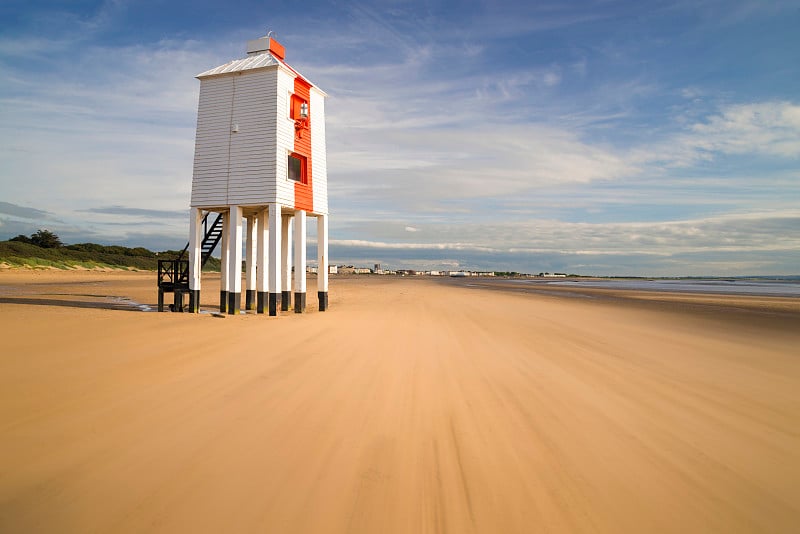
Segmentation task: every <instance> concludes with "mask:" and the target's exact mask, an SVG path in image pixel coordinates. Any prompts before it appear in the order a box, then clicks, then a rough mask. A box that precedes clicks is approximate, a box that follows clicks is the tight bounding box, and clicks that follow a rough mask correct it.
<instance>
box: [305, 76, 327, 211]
mask: <svg viewBox="0 0 800 534" xmlns="http://www.w3.org/2000/svg"><path fill="white" fill-rule="evenodd" d="M310 100H311V102H309V108H310V109H311V113H310V114H309V119H310V122H311V161H312V165H311V180H312V185H313V193H314V213H321V214H323V215H327V214H328V163H327V161H326V157H325V154H326V150H325V94H324V93H322V92H321V91H319V90H318V89H317V88H316V87H312V88H311V91H310Z"/></svg>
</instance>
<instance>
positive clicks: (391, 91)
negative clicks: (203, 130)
mask: <svg viewBox="0 0 800 534" xmlns="http://www.w3.org/2000/svg"><path fill="white" fill-rule="evenodd" d="M797 28H800V6H798V4H797V3H796V2H779V1H775V2H761V1H742V2H737V1H703V0H695V1H691V2H689V1H687V2H683V1H675V2H614V1H595V2H560V1H548V2H519V3H515V2H434V1H431V2H381V1H376V2H363V3H360V2H323V3H315V2H302V3H298V2H255V1H253V2H241V1H231V2H226V3H221V2H204V1H202V0H200V1H194V2H191V3H188V2H181V1H124V0H120V1H110V2H90V1H86V2H81V1H66V0H65V1H51V2H38V1H35V0H34V1H30V0H25V1H18V0H10V1H9V0H4V2H3V3H2V4H0V239H7V238H10V237H13V236H15V235H17V234H20V233H25V234H28V233H31V232H33V231H35V230H36V229H37V228H49V229H51V230H53V231H55V232H56V233H58V234H59V235H60V236H62V239H63V240H64V241H66V242H68V243H76V242H85V241H93V242H100V243H114V244H125V245H129V246H146V247H149V248H153V249H163V248H180V247H182V246H183V245H184V244H185V242H186V240H187V239H188V223H187V221H188V215H187V208H188V203H189V193H190V189H191V173H192V158H193V150H194V127H195V120H196V113H197V95H198V89H199V82H198V81H197V80H196V79H195V78H194V76H195V75H196V74H197V73H199V72H202V71H204V70H207V69H209V68H212V67H214V66H217V65H220V64H223V63H225V62H227V61H229V60H231V59H235V58H238V57H242V56H243V55H244V46H245V42H246V41H247V40H248V39H254V38H257V37H260V36H263V35H264V34H265V33H266V31H267V30H268V29H269V30H273V31H274V32H275V33H276V34H277V37H278V40H280V41H281V43H282V44H284V46H285V47H286V51H287V58H286V59H287V61H288V62H289V63H290V64H292V65H293V66H294V67H295V68H297V69H298V70H299V71H300V72H302V73H303V74H304V75H306V76H307V77H308V78H309V79H311V80H312V81H314V82H315V83H316V84H317V85H319V86H320V87H321V88H323V89H324V90H325V91H326V92H327V93H328V94H329V98H328V102H327V105H326V112H327V142H328V172H329V176H328V179H329V196H330V209H331V223H330V232H331V252H330V254H331V261H333V262H336V263H340V264H341V263H346V264H350V263H355V264H360V265H369V264H372V263H376V262H381V263H383V264H384V265H390V266H394V267H399V268H402V267H416V268H434V269H435V268H444V269H453V268H465V269H477V270H485V269H497V270H518V271H524V272H540V271H551V272H552V271H559V272H560V271H565V272H571V273H580V274H596V275H602V274H618V275H643V276H648V275H650V276H656V275H666V276H674V275H747V274H798V272H800V269H799V268H798V266H800V32H799V31H798V30H797ZM310 226H311V227H313V226H314V225H313V224H312V225H310ZM312 238H313V234H312ZM310 257H314V255H313V254H312V255H311V256H310Z"/></svg>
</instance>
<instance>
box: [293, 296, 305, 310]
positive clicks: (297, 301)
mask: <svg viewBox="0 0 800 534" xmlns="http://www.w3.org/2000/svg"><path fill="white" fill-rule="evenodd" d="M305 310H306V294H305V293H295V294H294V312H295V313H303V312H304V311H305Z"/></svg>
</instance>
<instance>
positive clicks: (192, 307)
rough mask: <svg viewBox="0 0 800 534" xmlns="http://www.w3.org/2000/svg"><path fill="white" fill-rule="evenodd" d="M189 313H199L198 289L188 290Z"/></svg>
mask: <svg viewBox="0 0 800 534" xmlns="http://www.w3.org/2000/svg"><path fill="white" fill-rule="evenodd" d="M189 313H200V290H199V289H190V290H189Z"/></svg>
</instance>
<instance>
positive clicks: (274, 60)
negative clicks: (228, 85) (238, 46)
mask: <svg viewBox="0 0 800 534" xmlns="http://www.w3.org/2000/svg"><path fill="white" fill-rule="evenodd" d="M259 41H265V42H266V43H267V44H266V49H265V48H264V47H259V46H258V45H257V44H256V43H258V42H259ZM271 43H276V41H274V40H271V41H270V40H269V38H262V39H258V40H256V41H250V42H249V43H248V55H247V57H244V58H241V59H234V60H232V61H229V62H227V63H225V64H224V65H220V66H219V67H214V68H213V69H209V70H207V71H205V72H201V73H200V74H198V75H197V76H195V78H198V79H203V78H209V77H211V76H220V75H224V74H231V73H234V72H244V71H248V70H256V69H266V68H270V67H278V66H280V67H284V68H285V69H288V70H289V71H290V72H292V74H294V75H295V76H299V77H300V78H302V79H303V80H305V81H306V82H307V83H308V84H309V85H311V86H314V87H316V88H317V90H319V91H320V92H322V93H323V94H325V92H324V91H322V90H321V89H320V88H319V87H317V85H316V84H315V83H312V82H311V80H309V79H308V78H306V77H305V76H303V75H302V74H300V73H299V72H297V71H296V70H294V69H293V68H292V67H291V66H290V65H289V64H288V63H286V62H285V61H284V60H283V57H282V55H283V47H282V46H281V45H280V44H278V45H277V46H278V47H279V48H275V44H272V45H271V46H272V47H270V44H271ZM251 47H252V48H251ZM251 50H252V51H251Z"/></svg>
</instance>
